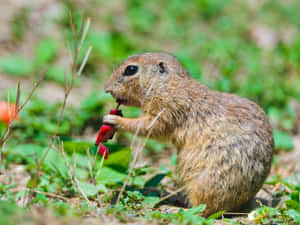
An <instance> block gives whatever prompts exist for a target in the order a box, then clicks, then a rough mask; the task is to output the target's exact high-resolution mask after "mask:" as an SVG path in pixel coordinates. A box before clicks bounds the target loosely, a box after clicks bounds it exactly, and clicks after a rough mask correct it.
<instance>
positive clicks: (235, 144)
mask: <svg viewBox="0 0 300 225" xmlns="http://www.w3.org/2000/svg"><path fill="white" fill-rule="evenodd" d="M105 91H106V92H109V93H110V94H111V95H112V96H113V97H114V98H115V99H116V100H117V101H118V102H119V103H121V104H123V105H128V106H135V107H140V108H141V109H142V111H143V116H142V117H140V118H133V119H132V118H123V117H120V116H116V115H106V116H105V117H104V122H105V123H108V124H111V125H113V126H115V128H116V129H117V130H124V131H129V132H132V133H135V132H138V134H139V135H141V136H147V135H149V134H150V137H152V138H154V139H158V140H163V141H170V142H171V143H172V144H173V145H174V146H175V147H176V148H177V150H178V166H177V167H178V173H179V177H180V179H181V181H182V185H184V187H185V192H186V195H187V200H188V202H189V204H190V206H193V207H194V206H198V205H200V204H206V209H205V211H204V212H203V215H204V216H208V215H210V214H212V213H215V212H218V211H220V210H233V209H238V208H239V207H240V206H241V205H242V204H244V203H246V202H248V201H249V200H251V199H252V198H253V197H254V196H255V194H256V193H257V192H258V190H259V189H260V188H261V187H262V185H263V183H264V181H265V179H266V177H267V175H268V174H269V171H270V167H271V162H272V155H273V149H274V141H273V132H272V128H271V125H270V123H269V121H268V119H267V117H266V114H265V113H264V111H263V110H262V109H261V108H260V107H259V106H258V105H257V104H255V103H254V102H252V101H250V100H248V99H246V98H242V97H239V96H237V95H234V94H228V93H222V92H218V91H215V90H211V89H209V88H208V87H206V86H204V85H202V84H200V83H199V82H198V81H196V80H195V79H193V78H192V77H191V76H190V75H189V73H188V71H187V70H185V69H184V68H183V66H182V65H181V64H180V62H179V61H178V60H177V59H176V58H175V57H174V56H172V55H170V54H168V53H160V52H159V53H143V54H137V55H132V56H130V57H129V58H127V59H126V60H125V61H123V62H122V63H121V64H120V65H119V66H118V67H117V69H116V70H115V71H114V72H113V73H112V75H111V76H110V78H109V79H108V81H107V82H106V83H105ZM137 130H138V131H137Z"/></svg>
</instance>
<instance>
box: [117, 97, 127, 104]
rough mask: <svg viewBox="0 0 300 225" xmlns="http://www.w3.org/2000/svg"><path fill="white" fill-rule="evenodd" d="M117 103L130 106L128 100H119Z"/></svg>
mask: <svg viewBox="0 0 300 225" xmlns="http://www.w3.org/2000/svg"><path fill="white" fill-rule="evenodd" d="M116 101H117V103H119V104H120V105H127V104H128V100H126V99H121V98H117V100H116Z"/></svg>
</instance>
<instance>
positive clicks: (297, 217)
mask: <svg viewBox="0 0 300 225" xmlns="http://www.w3.org/2000/svg"><path fill="white" fill-rule="evenodd" d="M286 215H288V216H289V217H291V218H292V219H293V220H294V221H295V222H296V223H300V212H297V211H296V210H295V209H290V210H288V211H286Z"/></svg>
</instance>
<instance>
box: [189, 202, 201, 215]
mask: <svg viewBox="0 0 300 225" xmlns="http://www.w3.org/2000/svg"><path fill="white" fill-rule="evenodd" d="M205 208H206V205H203V204H202V205H199V206H196V207H193V208H190V209H188V210H186V211H185V212H188V213H191V214H193V215H196V214H199V213H201V212H203V211H204V209H205Z"/></svg>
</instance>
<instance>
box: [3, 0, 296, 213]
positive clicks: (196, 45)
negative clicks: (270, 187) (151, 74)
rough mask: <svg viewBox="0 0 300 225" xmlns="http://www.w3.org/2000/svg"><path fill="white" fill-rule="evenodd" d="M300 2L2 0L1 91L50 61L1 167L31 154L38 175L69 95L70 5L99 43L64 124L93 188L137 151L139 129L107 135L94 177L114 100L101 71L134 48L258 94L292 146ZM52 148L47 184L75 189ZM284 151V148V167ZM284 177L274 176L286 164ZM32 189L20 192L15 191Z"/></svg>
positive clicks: (210, 80)
mask: <svg viewBox="0 0 300 225" xmlns="http://www.w3.org/2000/svg"><path fill="white" fill-rule="evenodd" d="M299 10H300V4H299V1H298V0H289V1H285V0H272V1H268V0H191V1H182V0H169V1H161V0H152V1H141V0H127V1H122V0H111V1H107V0H86V1H85V0H73V1H71V0H62V1H57V0H34V1H26V0H1V2H0V99H1V100H7V98H8V96H9V99H10V101H11V102H14V101H15V100H16V86H17V82H18V81H21V87H22V96H21V101H24V99H25V97H26V96H27V95H28V94H29V90H30V88H31V86H32V82H33V81H34V80H37V79H38V78H39V76H40V75H41V73H42V71H43V70H44V69H45V68H48V73H47V74H46V77H45V80H44V81H42V83H41V86H40V87H39V89H38V90H37V92H36V93H35V95H34V97H33V98H32V99H31V101H30V102H29V104H28V105H27V107H26V108H25V110H24V111H23V112H22V114H21V116H20V119H19V121H17V122H16V124H15V125H14V133H13V136H12V138H11V139H10V140H9V142H8V145H7V147H6V151H5V157H6V161H5V166H4V167H5V168H10V169H11V165H12V164H13V165H16V164H17V165H19V164H21V165H23V166H24V167H25V170H26V172H27V173H29V175H30V176H29V178H28V180H27V181H26V182H25V183H26V185H25V186H26V187H30V185H31V184H32V175H33V174H34V173H35V170H36V161H35V158H34V157H37V158H41V155H42V153H43V151H45V149H46V147H47V145H48V143H49V137H50V136H51V135H53V133H54V131H55V126H56V122H57V119H58V114H59V107H60V105H61V101H62V100H63V96H64V88H63V86H64V75H63V73H64V67H65V65H66V64H67V63H68V62H69V59H70V54H69V51H68V40H69V39H70V37H71V34H70V24H69V15H68V14H69V12H71V14H72V16H73V20H74V23H75V24H76V26H77V28H78V27H79V25H80V23H81V20H82V18H90V20H91V26H90V29H89V32H88V35H87V38H86V41H85V42H84V45H83V49H82V51H81V54H80V55H79V61H81V60H82V59H83V57H84V52H85V51H86V50H87V49H88V47H89V46H92V47H93V49H92V52H91V55H90V57H89V60H88V62H87V65H86V67H85V69H84V71H83V74H82V76H81V77H80V78H79V80H77V82H76V84H75V87H74V89H73V91H72V93H71V96H70V99H69V100H68V107H67V108H66V112H65V114H64V116H63V121H62V124H61V126H60V128H59V131H58V135H59V136H60V140H63V141H64V149H65V151H66V152H67V153H68V154H69V159H70V160H71V159H73V157H75V158H76V159H77V160H78V163H79V166H78V168H77V170H78V171H77V174H78V176H79V178H80V180H81V182H82V183H81V184H82V188H83V190H84V191H86V192H87V193H89V195H88V196H89V197H95V195H96V193H97V192H100V193H105V194H107V193H108V189H107V188H106V187H107V186H109V190H114V188H115V187H117V188H119V187H120V182H122V181H124V179H125V178H126V175H127V172H128V167H129V161H130V159H131V156H130V150H129V148H128V147H126V146H129V144H130V141H131V138H132V137H131V136H130V135H128V134H120V135H119V136H118V137H117V139H115V140H114V141H113V142H112V143H110V144H108V146H109V147H110V149H111V152H112V153H113V154H115V155H113V154H112V155H111V158H110V159H109V160H108V161H107V162H105V164H104V168H103V171H102V172H101V176H100V178H99V182H100V186H97V187H96V188H95V187H94V186H92V185H91V183H90V180H89V171H88V166H87V165H88V159H87V156H86V149H87V148H93V147H92V146H93V142H94V141H95V138H96V134H97V131H98V129H99V128H100V125H101V120H102V116H103V115H105V114H106V113H108V112H109V109H111V108H113V107H115V103H114V100H113V99H112V98H111V97H110V96H109V95H107V94H104V93H103V83H104V81H105V80H106V79H107V78H108V76H109V75H110V73H111V72H112V71H113V70H114V68H115V67H116V66H117V65H118V64H119V63H120V62H121V61H122V60H124V59H125V58H126V57H128V56H129V55H131V54H134V53H142V52H150V51H165V52H169V53H171V54H173V55H175V56H176V57H178V59H179V61H180V62H181V63H182V64H183V65H184V66H185V67H186V69H187V70H188V71H189V72H190V74H191V76H192V77H193V78H195V79H197V80H198V81H199V82H201V83H202V84H205V85H207V86H209V87H210V88H212V89H216V90H220V91H224V92H230V93H236V94H238V95H240V96H243V97H247V98H249V99H251V100H253V101H255V102H256V103H258V104H259V105H260V106H262V107H263V109H264V110H265V112H266V113H267V115H268V117H269V119H270V121H271V123H272V126H273V127H274V129H275V132H274V137H275V144H276V149H277V153H278V151H279V150H286V151H289V150H292V149H293V148H294V143H293V139H292V137H293V136H295V135H298V134H299V133H300V32H299V29H300V17H299ZM123 110H124V114H125V116H127V117H137V116H138V115H139V113H140V112H139V110H138V109H135V108H130V107H126V108H125V107H124V109H123ZM4 130H5V124H3V123H1V122H0V131H1V132H3V131H4ZM163 150H165V151H170V146H169V145H166V144H161V143H159V142H156V141H153V140H149V141H148V142H147V145H146V147H145V153H148V154H146V155H147V157H148V158H147V160H148V162H149V160H150V162H151V160H152V162H156V161H157V160H158V159H161V158H167V161H170V164H171V165H173V166H174V164H176V154H175V153H174V151H173V152H171V153H170V154H172V153H174V155H173V156H172V161H171V160H170V159H169V158H170V156H169V155H170V154H169V153H167V154H166V155H163ZM73 151H74V152H75V153H73ZM50 152H51V153H50V155H49V156H48V157H47V160H46V161H45V163H44V166H43V168H42V172H43V174H44V176H42V177H41V178H39V179H40V180H39V182H38V189H39V190H42V191H46V192H49V193H61V194H62V195H64V196H67V197H70V196H71V197H74V196H76V194H78V190H76V188H75V187H74V185H72V183H71V181H70V178H68V176H67V172H68V171H67V168H66V167H65V165H64V163H63V162H62V159H61V156H60V155H59V154H58V153H57V151H50ZM72 153H73V155H72ZM74 155H75V156H74ZM54 162H55V163H54ZM276 163H278V157H277V156H276V157H275V160H274V165H275V167H276V165H277V164H276ZM163 165H165V164H163ZM277 166H278V165H277ZM157 167H159V166H158V165H157ZM98 168H99V167H97V166H96V167H95V170H97V169H98ZM152 169H153V168H151V166H149V165H144V166H142V167H139V168H138V169H137V170H136V171H135V172H134V173H135V175H136V177H135V179H134V180H133V181H132V184H133V185H136V186H137V187H144V186H147V185H148V184H149V183H148V184H147V181H148V182H149V179H148V178H149V177H147V178H145V177H143V176H144V175H145V174H147V173H148V172H149V171H152V172H153V170H152ZM170 171H171V170H170V169H169V168H168V167H164V166H161V167H160V168H159V172H164V173H165V175H164V176H167V177H169V178H172V177H173V175H172V173H171V172H170ZM112 174H113V175H112ZM164 176H163V177H164ZM112 177H114V178H112ZM160 179H162V178H160ZM276 179H277V180H276ZM276 179H275V181H274V180H273V181H272V182H273V184H274V185H275V184H276V182H279V180H278V179H280V176H278V177H277V178H276ZM159 182H160V180H159V181H158V183H159ZM17 183H18V182H17ZM150 183H151V182H150ZM158 183H157V184H156V185H158ZM173 184H174V183H173ZM288 184H289V185H290V183H288ZM9 185H11V183H10V182H4V183H1V185H0V194H1V195H2V196H6V199H12V201H13V202H14V201H15V199H16V196H14V195H11V194H9V190H10V188H11V186H9ZM17 186H19V183H18V184H17ZM289 187H290V186H289ZM294 188H295V187H294ZM295 190H296V189H295ZM298 193H299V192H298ZM281 194H283V192H282V193H281ZM23 195H24V193H23V194H21V193H19V194H18V197H20V196H23ZM110 197H111V196H110ZM110 197H107V196H106V197H105V199H106V200H107V199H109V198H110ZM135 197H136V198H138V199H139V198H140V197H137V196H135ZM139 200H140V199H139ZM35 201H36V202H38V203H39V204H42V205H43V204H44V205H47V202H48V200H47V198H45V197H43V196H41V194H40V195H38V196H37V198H36V199H35ZM104 201H105V200H104ZM107 201H108V200H107ZM299 204H300V203H299ZM57 207H58V206H57ZM59 207H64V205H63V204H62V205H60V206H59ZM60 209H62V208H60ZM60 214H66V212H65V211H63V210H62V212H60Z"/></svg>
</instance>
